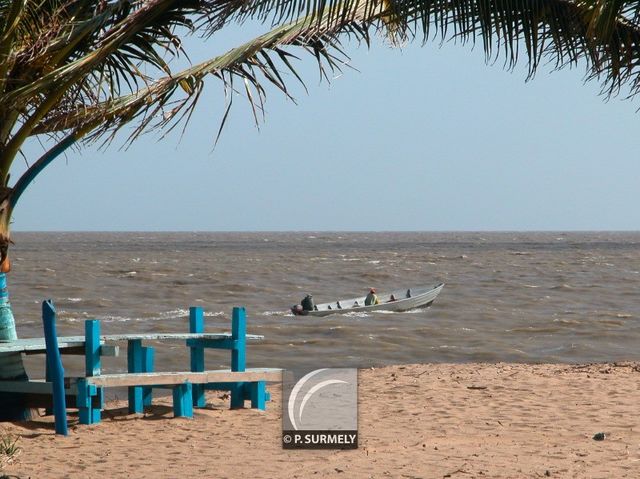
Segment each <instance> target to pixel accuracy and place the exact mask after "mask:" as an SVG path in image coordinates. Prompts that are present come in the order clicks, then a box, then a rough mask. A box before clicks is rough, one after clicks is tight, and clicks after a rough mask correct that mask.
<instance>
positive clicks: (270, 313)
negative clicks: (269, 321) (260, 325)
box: [260, 311, 287, 316]
mask: <svg viewBox="0 0 640 479" xmlns="http://www.w3.org/2000/svg"><path fill="white" fill-rule="evenodd" d="M260 314H261V316H283V315H286V314H287V312H286V311H263V312H262V313H260Z"/></svg>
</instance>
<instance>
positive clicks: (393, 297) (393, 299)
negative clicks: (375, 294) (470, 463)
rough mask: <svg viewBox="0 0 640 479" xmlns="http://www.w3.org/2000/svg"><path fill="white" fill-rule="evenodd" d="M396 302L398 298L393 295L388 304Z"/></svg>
mask: <svg viewBox="0 0 640 479" xmlns="http://www.w3.org/2000/svg"><path fill="white" fill-rule="evenodd" d="M394 301H398V300H397V299H396V297H395V296H394V295H393V294H392V295H391V297H390V298H389V301H387V303H393V302H394Z"/></svg>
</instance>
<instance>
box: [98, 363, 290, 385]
mask: <svg viewBox="0 0 640 479" xmlns="http://www.w3.org/2000/svg"><path fill="white" fill-rule="evenodd" d="M281 380H282V369H276V368H255V369H247V370H246V371H242V372H238V371H230V370H228V369H220V370H213V371H203V372H156V373H131V374H127V373H122V374H103V375H102V376H95V377H92V378H87V382H88V383H89V384H95V385H96V386H104V387H119V386H155V385H169V384H183V383H186V382H190V383H193V384H206V383H214V382H253V381H281Z"/></svg>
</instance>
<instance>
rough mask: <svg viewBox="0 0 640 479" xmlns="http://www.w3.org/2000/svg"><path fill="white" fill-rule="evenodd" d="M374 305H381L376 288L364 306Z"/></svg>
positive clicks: (371, 290)
mask: <svg viewBox="0 0 640 479" xmlns="http://www.w3.org/2000/svg"><path fill="white" fill-rule="evenodd" d="M374 304H380V299H378V296H377V295H376V288H371V289H370V290H369V294H368V295H367V297H366V298H364V305H365V306H373V305H374Z"/></svg>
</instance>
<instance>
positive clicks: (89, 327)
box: [77, 319, 102, 424]
mask: <svg viewBox="0 0 640 479" xmlns="http://www.w3.org/2000/svg"><path fill="white" fill-rule="evenodd" d="M84 341H85V346H84V369H85V376H87V377H93V376H99V375H100V372H101V369H102V363H101V359H100V321H98V320H97V319H88V320H86V321H85V322H84ZM93 387H94V388H95V386H93ZM90 389H91V388H90V387H89V386H86V382H79V383H78V399H77V403H78V404H77V406H78V415H79V419H80V424H97V423H99V422H100V408H94V407H93V404H92V399H91V396H94V395H96V394H98V392H97V389H96V390H95V391H93V392H94V394H91V391H90ZM100 389H102V388H100ZM101 393H102V390H100V394H101Z"/></svg>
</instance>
